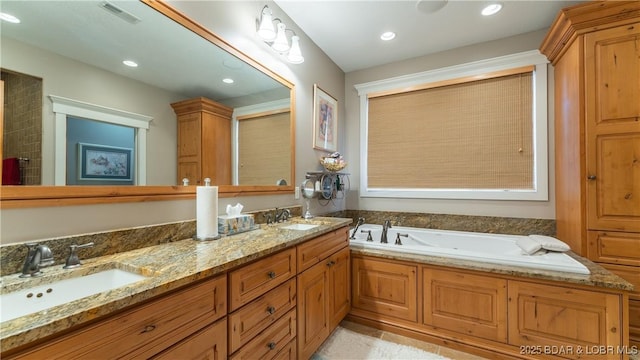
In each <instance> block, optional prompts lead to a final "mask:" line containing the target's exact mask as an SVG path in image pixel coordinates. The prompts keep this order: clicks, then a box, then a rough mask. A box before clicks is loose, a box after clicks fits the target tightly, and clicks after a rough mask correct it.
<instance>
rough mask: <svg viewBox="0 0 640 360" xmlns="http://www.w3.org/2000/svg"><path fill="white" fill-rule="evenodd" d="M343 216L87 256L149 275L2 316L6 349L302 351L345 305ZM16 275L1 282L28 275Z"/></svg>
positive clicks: (202, 353) (73, 354)
mask: <svg viewBox="0 0 640 360" xmlns="http://www.w3.org/2000/svg"><path fill="white" fill-rule="evenodd" d="M350 222H351V220H350V219H339V218H315V219H314V220H313V221H306V222H305V223H306V224H308V225H315V226H314V227H311V228H306V227H301V226H297V227H295V226H294V227H291V226H290V223H289V224H286V223H285V224H276V225H273V226H263V227H262V228H261V229H259V230H256V231H252V232H248V233H243V234H239V235H234V236H230V237H225V238H223V239H221V240H217V241H211V242H200V241H194V240H191V239H187V240H183V241H178V242H174V243H169V244H164V245H158V246H152V247H148V248H143V249H138V250H134V251H129V252H126V253H121V254H117V255H111V256H105V257H102V258H97V259H92V260H88V261H85V263H84V265H82V269H84V271H87V270H88V271H91V269H98V268H100V267H101V266H102V267H104V266H107V265H108V266H120V267H123V268H126V269H129V270H135V271H138V272H141V273H143V274H144V275H146V279H144V280H142V281H139V282H137V283H134V284H133V285H131V286H129V287H126V288H118V289H115V290H112V291H109V292H106V293H102V294H98V295H95V296H90V297H87V298H84V299H80V300H77V301H73V302H71V303H68V304H64V305H61V306H57V307H54V308H52V309H50V310H49V311H43V312H39V313H35V314H31V315H26V316H22V317H19V318H16V319H14V320H10V321H7V322H4V323H2V339H1V341H2V342H1V344H2V358H6V359H41V358H49V359H55V358H60V359H63V358H87V357H96V356H98V357H100V358H122V357H125V358H133V357H135V358H154V359H156V358H157V359H163V358H166V359H171V358H175V356H176V355H177V354H179V355H180V356H181V357H185V356H187V357H190V358H200V357H209V358H227V357H228V358H232V359H245V358H267V359H271V358H280V359H296V358H308V357H309V356H311V355H312V354H313V353H314V352H315V350H316V349H317V347H318V346H320V344H322V342H324V340H325V339H326V338H327V337H328V336H329V334H330V333H331V332H332V331H333V329H334V328H335V327H336V326H337V325H338V323H339V322H340V321H341V320H342V319H343V318H344V317H345V316H346V314H347V313H348V312H349V310H350V304H351V299H350V296H351V291H350V288H349V279H350V266H349V264H350V252H349V248H348V231H347V229H348V225H349V223H350ZM287 226H289V228H287ZM299 229H304V230H299ZM105 264H106V265H105ZM113 264H117V265H113ZM47 270H49V271H48V272H47V275H45V276H50V277H61V276H69V274H70V273H64V272H62V271H59V270H57V269H55V270H54V269H47ZM13 277H14V276H13V275H11V276H5V277H3V282H4V284H3V286H7V284H11V283H15V282H19V281H23V283H27V284H28V281H30V280H32V279H19V280H18V279H17V275H16V276H15V277H16V279H14V278H13Z"/></svg>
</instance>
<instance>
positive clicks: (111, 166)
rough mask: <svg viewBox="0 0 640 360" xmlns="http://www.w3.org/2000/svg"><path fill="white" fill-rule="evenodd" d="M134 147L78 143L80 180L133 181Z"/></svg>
mask: <svg viewBox="0 0 640 360" xmlns="http://www.w3.org/2000/svg"><path fill="white" fill-rule="evenodd" d="M132 156H133V149H132V148H122V147H115V146H107V145H98V144H88V143H78V180H95V181H132V180H133V173H132V169H133V158H132Z"/></svg>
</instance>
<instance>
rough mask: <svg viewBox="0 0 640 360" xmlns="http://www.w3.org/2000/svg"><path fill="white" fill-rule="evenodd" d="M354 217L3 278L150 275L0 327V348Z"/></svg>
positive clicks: (5, 282)
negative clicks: (110, 272) (113, 272)
mask: <svg viewBox="0 0 640 360" xmlns="http://www.w3.org/2000/svg"><path fill="white" fill-rule="evenodd" d="M298 222H299V223H313V224H317V225H319V226H317V227H314V228H311V229H309V230H286V229H282V227H283V226H285V225H288V224H290V223H298ZM350 223H351V219H341V218H322V217H316V218H314V219H312V220H309V221H305V220H303V219H301V218H294V219H292V220H291V221H290V222H289V223H288V224H277V225H270V226H267V225H264V224H263V225H261V227H260V229H257V230H254V231H250V232H246V233H241V234H237V235H234V236H228V237H223V238H221V239H220V240H215V241H196V240H193V239H191V236H192V235H191V236H189V237H188V238H187V239H183V240H181V241H172V242H168V243H164V244H159V245H154V246H147V247H143V248H139V249H135V250H130V251H126V252H121V253H117V254H112V255H106V256H101V257H97V258H92V259H87V260H85V261H83V265H82V266H81V267H80V268H78V269H73V270H64V269H62V266H58V265H55V266H53V267H49V268H46V269H45V270H47V271H46V272H45V274H44V275H43V276H42V277H41V278H28V279H22V278H19V277H18V276H19V274H12V275H7V276H3V277H2V278H1V279H0V280H1V285H2V287H1V291H2V292H3V293H4V292H9V291H12V290H16V289H19V288H24V287H30V286H33V285H36V284H37V283H43V282H48V281H55V280H59V279H62V278H68V277H73V276H81V275H84V274H86V273H89V272H92V271H98V270H99V269H104V268H113V267H116V268H121V269H124V270H129V271H133V272H138V273H141V274H142V275H145V276H147V278H146V279H144V280H141V281H139V282H136V283H134V284H133V285H132V286H129V287H122V288H118V289H114V290H111V291H107V292H104V293H101V294H97V295H93V296H89V297H86V298H83V299H80V300H76V301H73V302H69V303H67V304H64V305H60V306H57V307H54V308H51V309H49V310H47V311H42V312H39V313H34V314H30V315H26V316H23V317H20V318H17V319H14V320H10V321H6V322H2V323H0V348H1V349H2V351H3V352H6V351H10V350H12V349H16V348H18V347H20V346H23V345H26V344H28V343H31V342H33V341H36V340H39V339H43V338H45V337H47V336H49V335H52V334H55V333H58V332H61V331H65V330H68V329H70V328H72V327H76V326H79V325H83V324H86V323H89V322H91V321H93V320H95V319H97V318H100V317H103V316H106V315H109V314H112V313H114V312H117V311H120V310H122V309H125V308H127V307H130V306H133V305H136V304H138V303H140V302H142V301H145V300H148V299H151V298H153V297H156V296H158V295H161V294H164V293H167V292H169V291H171V290H175V289H178V288H180V287H182V286H184V285H188V284H191V283H193V282H196V281H198V280H201V279H204V278H207V277H210V276H213V275H216V274H220V273H223V272H225V271H227V270H229V269H232V268H235V267H237V266H240V265H242V264H245V263H247V262H250V261H252V260H254V259H257V258H260V257H263V256H266V255H269V254H272V253H275V252H277V251H279V250H282V249H284V248H287V247H291V246H294V245H297V244H298V243H301V242H303V241H306V240H308V239H311V238H314V237H317V236H318V235H320V234H323V233H326V232H329V231H332V230H335V229H338V228H340V227H343V226H347V225H349V224H350Z"/></svg>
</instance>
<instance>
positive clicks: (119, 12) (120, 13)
mask: <svg viewBox="0 0 640 360" xmlns="http://www.w3.org/2000/svg"><path fill="white" fill-rule="evenodd" d="M100 7H101V8H103V9H105V10H107V11H108V12H110V13H111V14H113V15H115V16H117V17H119V18H121V19H122V20H124V21H126V22H128V23H131V24H135V23H138V22H140V18H139V17H137V16H135V15H133V14H132V13H130V12H128V11H125V10H123V9H121V8H119V7H117V6H116V5H114V4H112V3H110V2H108V1H103V2H101V3H100Z"/></svg>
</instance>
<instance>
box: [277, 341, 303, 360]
mask: <svg viewBox="0 0 640 360" xmlns="http://www.w3.org/2000/svg"><path fill="white" fill-rule="evenodd" d="M296 349H297V348H296V340H295V339H294V340H291V342H289V344H287V346H285V347H284V348H283V349H282V350H280V352H279V353H278V355H276V357H274V358H273V360H296V359H297V358H298V354H297V351H296Z"/></svg>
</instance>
